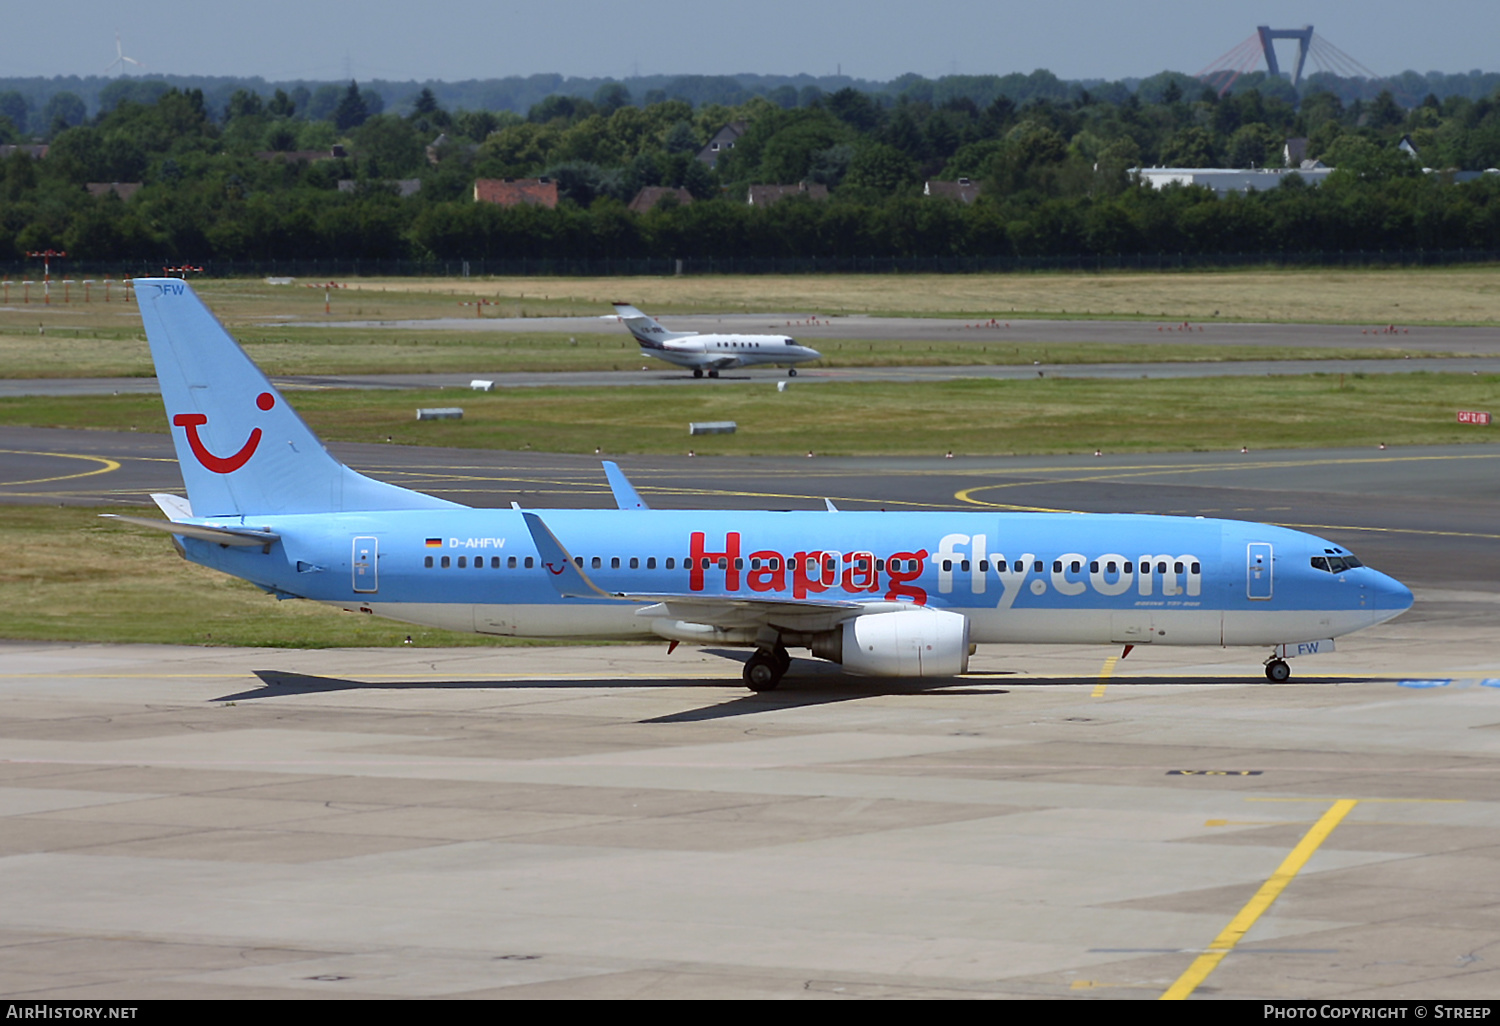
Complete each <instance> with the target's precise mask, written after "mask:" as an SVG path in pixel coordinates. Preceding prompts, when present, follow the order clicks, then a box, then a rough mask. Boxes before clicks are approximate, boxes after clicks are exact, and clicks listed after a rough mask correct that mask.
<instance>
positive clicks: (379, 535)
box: [120, 278, 1412, 690]
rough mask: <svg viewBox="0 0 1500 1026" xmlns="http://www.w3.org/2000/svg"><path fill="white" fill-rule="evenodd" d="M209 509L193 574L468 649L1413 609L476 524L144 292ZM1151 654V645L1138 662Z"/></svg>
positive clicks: (1207, 562)
mask: <svg viewBox="0 0 1500 1026" xmlns="http://www.w3.org/2000/svg"><path fill="white" fill-rule="evenodd" d="M135 294H136V297H137V299H138V301H139V303H140V309H141V316H142V319H143V320H144V321H145V326H146V335H147V337H148V339H149V340H150V343H151V355H152V358H153V360H154V361H155V363H156V372H157V377H158V378H159V379H160V381H161V393H162V400H163V402H164V403H165V405H166V412H167V420H168V423H169V424H170V426H171V431H172V440H173V442H174V444H175V445H176V448H177V458H178V462H179V464H180V465H181V469H182V476H183V481H184V483H185V484H186V486H187V499H186V500H184V499H182V498H179V497H177V496H170V495H160V496H155V497H154V498H155V499H156V501H157V504H158V505H159V506H160V507H161V509H162V511H163V512H165V513H166V515H167V517H168V518H169V519H168V520H166V521H163V520H154V519H148V518H141V517H122V518H120V519H122V520H127V521H129V522H131V523H134V524H142V525H145V526H148V527H154V528H158V529H162V530H165V531H168V532H170V533H171V534H172V535H173V536H174V537H175V540H176V544H177V545H178V547H179V549H180V551H181V553H182V555H184V556H185V557H186V558H188V559H190V560H192V561H193V562H195V563H201V564H203V565H204V566H209V567H213V568H214V569H217V570H221V571H223V572H225V573H228V574H233V575H235V576H237V577H242V578H244V579H246V580H248V581H251V582H253V583H254V584H256V585H258V586H260V587H261V588H263V589H265V590H266V591H267V592H270V593H271V594H273V595H276V596H277V597H279V598H306V599H312V600H314V601H318V602H325V603H328V604H330V605H334V606H339V607H341V608H344V609H348V610H351V611H353V610H357V611H359V612H364V613H374V614H378V615H381V616H386V617H391V618H394V619H397V620H403V621H406V622H409V623H418V624H427V625H432V626H436V627H444V628H449V629H452V630H460V631H477V632H479V633H484V634H500V635H514V636H527V637H547V638H606V639H607V638H621V639H630V638H633V639H640V638H653V637H655V638H664V639H669V640H672V641H685V642H693V643H712V644H715V645H739V646H744V647H747V648H751V649H753V650H754V651H753V653H752V654H751V655H750V657H749V659H748V661H747V662H746V664H745V667H744V679H745V682H746V683H747V684H748V685H749V686H750V687H751V688H753V689H755V690H766V689H770V688H774V687H776V685H777V684H778V683H779V682H780V681H781V678H782V676H783V674H784V673H785V672H786V670H787V668H788V665H789V662H790V659H789V657H788V655H787V649H788V647H804V648H808V649H810V650H811V651H812V653H813V655H815V656H818V657H821V658H824V659H830V660H833V661H834V662H837V663H841V664H842V665H843V667H844V668H845V669H846V670H848V671H850V672H853V673H859V674H866V675H875V676H891V677H897V676H899V677H950V676H953V675H956V674H960V673H963V672H964V671H965V670H966V668H967V666H968V662H969V656H970V654H971V653H972V651H973V646H974V645H976V644H1007V643H1012V644H1018V643H1035V642H1057V643H1067V644H1085V643H1088V644H1100V645H1107V644H1111V643H1116V644H1124V645H1127V646H1136V645H1148V644H1149V645H1151V646H1153V647H1154V646H1159V645H1215V646H1228V645H1245V646H1260V647H1262V648H1265V649H1269V650H1270V653H1269V656H1268V657H1267V658H1266V659H1265V666H1266V675H1267V676H1268V677H1270V679H1272V680H1274V681H1279V680H1286V679H1287V677H1288V676H1289V673H1290V671H1289V669H1288V667H1287V663H1286V661H1285V659H1286V657H1287V656H1289V655H1296V654H1302V653H1313V652H1318V651H1326V650H1327V649H1329V648H1331V647H1332V644H1333V643H1332V639H1333V638H1334V637H1336V636H1338V635H1341V634H1346V633H1348V632H1350V631H1355V630H1358V629H1360V628H1362V627H1368V626H1370V625H1372V624H1377V623H1380V622H1382V621H1385V620H1389V619H1390V618H1391V617H1393V616H1396V615H1398V614H1400V613H1401V612H1403V611H1404V610H1406V609H1407V608H1409V607H1410V606H1411V602H1412V596H1411V592H1410V591H1408V590H1407V589H1406V588H1405V587H1404V586H1403V585H1402V584H1400V583H1399V582H1398V581H1395V580H1393V579H1391V578H1390V577H1387V576H1386V575H1384V574H1382V573H1378V572H1377V571H1375V570H1372V569H1370V568H1368V567H1365V566H1362V565H1361V564H1360V562H1359V560H1357V559H1355V558H1354V556H1353V555H1352V554H1350V553H1349V552H1347V551H1345V550H1344V549H1342V548H1340V547H1339V546H1338V545H1334V544H1332V543H1331V542H1327V541H1324V540H1323V539H1321V538H1317V537H1314V536H1313V535H1310V534H1303V533H1301V532H1298V531H1292V530H1288V529H1286V528H1280V527H1270V526H1267V525H1265V524H1252V523H1242V522H1238V521H1232V520H1206V519H1203V518H1201V517H1161V516H1145V515H1134V514H1067V513H1060V514H1040V513H1037V514H1033V513H979V512H959V513H885V512H881V513H856V512H841V511H838V510H835V509H833V508H832V505H831V504H830V505H829V509H828V510H827V511H826V512H791V513H785V512H783V513H773V512H739V511H716V510H686V511H677V510H674V511H664V510H652V509H649V508H648V507H647V504H646V503H645V501H643V500H642V499H641V497H640V496H639V495H638V494H637V493H636V491H635V489H634V488H633V487H631V485H630V482H629V481H627V480H626V479H625V476H624V475H623V474H622V473H621V472H620V470H619V468H618V467H616V466H615V465H614V464H612V463H605V464H604V468H605V473H606V475H607V477H608V479H609V483H610V487H611V489H612V490H613V492H614V495H615V499H616V504H617V506H618V507H619V508H618V509H594V510H559V509H549V510H527V509H521V508H519V507H515V508H512V509H508V510H502V509H473V508H470V507H466V506H461V505H459V504H457V503H454V502H449V501H447V500H444V499H439V498H435V497H433V496H430V495H424V494H422V493H420V492H414V491H410V490H408V489H405V488H400V487H397V486H395V485H391V484H386V483H384V482H380V481H376V480H373V479H371V478H368V477H365V476H363V475H361V474H358V473H356V472H354V471H353V470H350V469H349V468H348V467H346V466H344V465H343V464H341V463H339V462H337V461H336V460H335V459H334V458H333V457H332V456H330V455H329V454H328V452H327V451H326V450H325V449H324V447H323V444H322V443H321V442H320V441H319V440H318V438H317V437H316V436H315V435H314V434H313V433H312V431H311V430H310V429H309V428H308V427H307V425H306V424H304V423H303V422H302V420H301V418H300V417H298V416H297V414H296V413H295V412H293V410H292V409H291V407H290V406H289V405H288V404H287V402H286V400H285V399H284V398H283V397H282V395H281V394H280V393H279V392H278V391H277V390H276V389H275V388H274V387H273V386H272V385H271V383H270V382H269V381H268V380H267V379H266V377H265V375H264V374H262V373H261V371H260V369H259V368H257V367H256V366H255V365H254V364H253V363H252V362H251V361H250V359H249V357H248V356H246V355H245V353H244V351H243V350H241V349H240V347H239V346H238V345H237V344H236V343H235V341H234V340H233V339H232V338H231V337H230V336H229V334H228V332H226V331H225V330H224V328H223V326H222V325H220V324H219V322H218V321H217V320H216V319H215V318H214V316H213V314H211V313H210V312H209V311H208V309H207V308H206V307H205V306H204V305H203V303H202V302H200V301H199V299H198V297H197V296H196V295H195V294H194V293H193V289H192V287H191V286H190V285H188V284H187V283H186V282H183V281H180V280H178V279H175V278H156V279H137V280H136V282H135ZM1127 651H1128V649H1127Z"/></svg>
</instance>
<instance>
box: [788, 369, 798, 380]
mask: <svg viewBox="0 0 1500 1026" xmlns="http://www.w3.org/2000/svg"><path fill="white" fill-rule="evenodd" d="M786 376H787V377H789V378H795V377H796V376H797V368H796V367H788V368H787V371H786Z"/></svg>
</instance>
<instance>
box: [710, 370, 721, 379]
mask: <svg viewBox="0 0 1500 1026" xmlns="http://www.w3.org/2000/svg"><path fill="white" fill-rule="evenodd" d="M708 376H709V377H711V378H716V377H718V376H719V372H718V371H709V372H708Z"/></svg>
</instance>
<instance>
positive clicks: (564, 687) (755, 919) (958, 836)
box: [0, 428, 1500, 1001]
mask: <svg viewBox="0 0 1500 1026" xmlns="http://www.w3.org/2000/svg"><path fill="white" fill-rule="evenodd" d="M331 448H332V450H333V451H334V453H335V454H336V455H337V456H339V458H341V459H343V460H345V461H346V462H349V463H350V464H351V465H353V466H355V467H356V468H358V469H360V470H362V471H364V472H367V473H370V474H373V475H374V476H377V477H381V478H384V479H387V480H392V481H395V482H397V483H400V484H404V485H409V486H412V487H418V488H421V489H423V490H427V491H432V492H434V493H436V494H439V495H444V496H447V497H450V498H454V499H457V500H459V501H462V502H466V503H470V504H473V505H486V506H488V505H495V506H502V505H507V504H508V503H509V502H510V501H512V500H514V501H518V502H520V503H522V504H523V505H527V506H535V507H548V506H607V505H609V501H610V500H609V494H608V490H607V486H606V484H605V482H604V479H603V475H602V472H601V470H600V469H599V466H598V458H596V457H570V456H558V455H549V454H537V453H493V452H483V451H476V450H441V449H408V448H404V447H397V446H379V445H334V446H331ZM0 450H3V452H0V503H10V502H42V503H57V502H64V503H81V504H96V505H97V504H116V503H132V504H139V503H144V502H147V501H148V500H147V494H148V493H149V492H151V491H177V492H180V488H181V486H180V480H179V479H178V477H177V470H176V466H175V460H174V458H173V455H172V450H171V445H170V441H169V439H168V438H167V437H166V436H165V435H154V434H145V433H125V434H121V433H109V432H91V431H46V430H31V429H15V428H5V429H0ZM1497 460H1500V451H1497V450H1495V449H1494V448H1493V447H1491V446H1481V445H1475V446H1452V447H1441V448H1436V447H1435V448H1423V449H1401V450H1386V451H1378V450H1361V451H1349V450H1334V451H1299V452H1278V453H1239V452H1231V453H1196V454H1165V455H1151V456H1119V455H1115V454H1105V455H1103V456H1100V457H1028V458H1009V459H1007V458H983V459H978V458H972V459H953V460H947V459H941V458H936V459H899V460H897V459H885V460H873V459H872V460H846V459H826V458H821V457H814V458H812V459H743V460H729V459H706V458H701V457H693V458H689V457H687V456H686V455H682V456H676V457H652V458H643V457H622V458H620V463H621V465H622V466H623V467H624V469H625V470H626V471H627V473H628V474H630V475H631V477H632V479H633V480H634V481H635V483H636V485H637V487H638V488H639V489H640V491H641V492H642V494H643V495H644V496H645V498H646V499H647V501H649V502H651V503H652V504H653V505H654V506H657V507H661V508H690V507H707V508H745V507H758V508H766V507H770V508H809V509H817V508H822V504H823V503H822V500H823V498H824V497H825V496H826V497H830V498H833V499H834V501H835V503H836V504H838V505H839V506H841V507H845V508H849V509H879V508H887V509H925V508H969V509H990V510H994V511H995V512H996V514H997V516H998V515H999V514H1001V513H1003V512H1004V511H1005V510H1008V509H1018V508H1047V509H1074V510H1094V511H1100V512H1109V511H1136V510H1149V511H1154V512H1161V513H1181V514H1188V515H1193V514H1203V515H1209V516H1225V517H1235V518H1243V519H1252V520H1267V521H1274V522H1279V523H1287V524H1292V525H1295V526H1298V527H1301V528H1303V529H1306V530H1312V531H1315V532H1316V533H1319V534H1322V535H1324V536H1326V537H1330V538H1333V539H1334V540H1337V541H1339V542H1341V543H1342V544H1345V545H1347V546H1348V547H1350V548H1351V549H1352V550H1353V551H1355V552H1356V553H1358V554H1359V555H1361V556H1362V557H1363V558H1364V559H1365V561H1366V562H1367V563H1370V564H1372V565H1374V566H1376V567H1378V568H1380V569H1382V570H1386V571H1388V572H1391V573H1393V574H1394V575H1395V576H1397V577H1398V578H1401V579H1403V580H1405V581H1406V582H1407V583H1408V584H1410V585H1412V586H1413V587H1414V589H1415V590H1416V593H1417V605H1416V606H1415V607H1414V608H1413V609H1412V610H1411V611H1410V612H1409V613H1407V614H1406V615H1404V616H1402V617H1401V618H1398V619H1396V620H1394V621H1391V622H1389V623H1387V624H1383V625H1381V626H1379V627H1377V628H1373V629H1371V630H1368V631H1364V632H1361V633H1358V634H1355V635H1351V636H1348V637H1346V638H1342V639H1340V640H1339V642H1338V649H1337V651H1335V652H1334V653H1332V654H1330V655H1326V656H1319V657H1316V658H1315V659H1307V660H1299V661H1297V662H1295V663H1294V674H1295V675H1294V679H1293V681H1292V682H1291V683H1289V684H1282V685H1270V684H1267V683H1265V681H1264V678H1263V677H1262V676H1261V675H1260V672H1259V670H1260V667H1259V662H1260V659H1261V657H1262V655H1263V653H1260V652H1254V651H1247V650H1235V649H1230V650H1193V649H1151V648H1150V647H1149V646H1143V647H1141V648H1138V649H1137V650H1136V651H1134V652H1132V653H1131V654H1130V655H1129V657H1128V658H1125V659H1121V658H1120V652H1119V650H1118V649H1109V650H1104V649H1098V648H1078V647H1070V646H1062V647H1040V646H1015V647H1009V648H1003V649H1002V648H985V649H982V650H981V651H980V653H979V654H978V656H976V658H975V660H974V662H973V665H972V672H971V673H970V674H969V675H967V676H966V677H964V678H961V679H957V680H951V681H950V680H943V681H869V680H860V679H857V678H850V677H845V676H843V675H841V674H840V673H838V671H837V668H836V667H833V666H830V665H829V664H825V663H820V662H814V661H811V660H808V659H803V658H797V659H796V660H795V662H794V665H793V669H792V672H791V674H790V675H789V676H788V677H787V679H786V680H785V682H784V683H783V685H782V687H781V689H780V690H778V691H776V692H771V693H767V694H763V695H755V694H751V693H749V692H747V691H745V689H744V688H743V686H742V685H741V683H740V680H739V673H738V663H737V661H736V659H737V658H742V656H743V654H742V653H735V652H732V651H718V650H712V649H704V650H697V649H691V648H679V649H678V650H677V651H676V652H675V653H674V654H671V655H669V654H667V652H666V650H665V646H664V645H662V646H594V647H559V648H552V647H543V648H511V649H483V650H478V649H464V650H431V649H425V650H417V649H397V650H379V651H369V650H346V651H318V652H301V651H284V650H241V649H221V648H170V647H163V646H119V645H111V646H103V645H61V644H40V643H23V642H11V643H3V644H0V879H4V880H5V882H6V888H5V893H6V899H5V901H4V902H3V903H0V945H3V946H4V950H5V952H6V957H5V959H4V960H0V993H3V994H4V995H5V996H6V997H8V998H12V999H32V1000H35V999H42V998H67V999H70V1000H87V999H89V998H120V999H134V998H174V997H197V998H249V997H280V998H287V997H291V998H299V997H317V996H335V997H439V996H443V997H485V998H504V997H584V996H589V997H802V998H838V997H846V998H847V997H864V998H890V997H968V998H974V997H1058V998H1085V999H1086V998H1101V997H1103V998H1157V997H1160V996H1162V995H1164V994H1168V993H1172V994H1174V995H1184V996H1188V997H1191V998H1205V997H1240V998H1255V999H1268V998H1373V999H1386V1000H1405V999H1418V998H1427V999H1442V1000H1446V1001H1455V1000H1493V999H1494V998H1495V997H1497V996H1500V947H1497V942H1496V940H1495V938H1496V937H1497V936H1500V760H1497V758H1496V757H1497V755H1500V583H1497V582H1500V529H1497V527H1496V518H1495V513H1496V511H1497V510H1500V475H1497V473H1496V470H1497V463H1496V461H1497ZM829 515H830V516H836V515H838V514H836V513H833V514H829ZM124 529H125V528H122V530H124ZM174 558H176V557H175V556H174V555H173V554H172V553H171V552H170V549H169V548H168V547H167V546H166V545H165V544H164V545H163V559H174ZM267 601H270V600H269V599H268V600H267ZM793 655H794V656H800V655H801V653H800V652H794V653H793ZM1247 923H1248V927H1246V924H1247ZM1242 928H1244V929H1242ZM1208 952H1214V953H1213V954H1209V955H1207V956H1206V953H1208ZM1205 957H1207V958H1208V961H1209V962H1210V963H1211V964H1206V963H1205V961H1204V959H1205Z"/></svg>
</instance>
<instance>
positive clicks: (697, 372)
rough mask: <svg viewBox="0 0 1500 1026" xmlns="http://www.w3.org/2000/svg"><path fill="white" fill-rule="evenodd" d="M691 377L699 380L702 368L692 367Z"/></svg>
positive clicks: (701, 375)
mask: <svg viewBox="0 0 1500 1026" xmlns="http://www.w3.org/2000/svg"><path fill="white" fill-rule="evenodd" d="M693 377H695V378H701V377H703V368H702V367H694V368H693Z"/></svg>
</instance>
